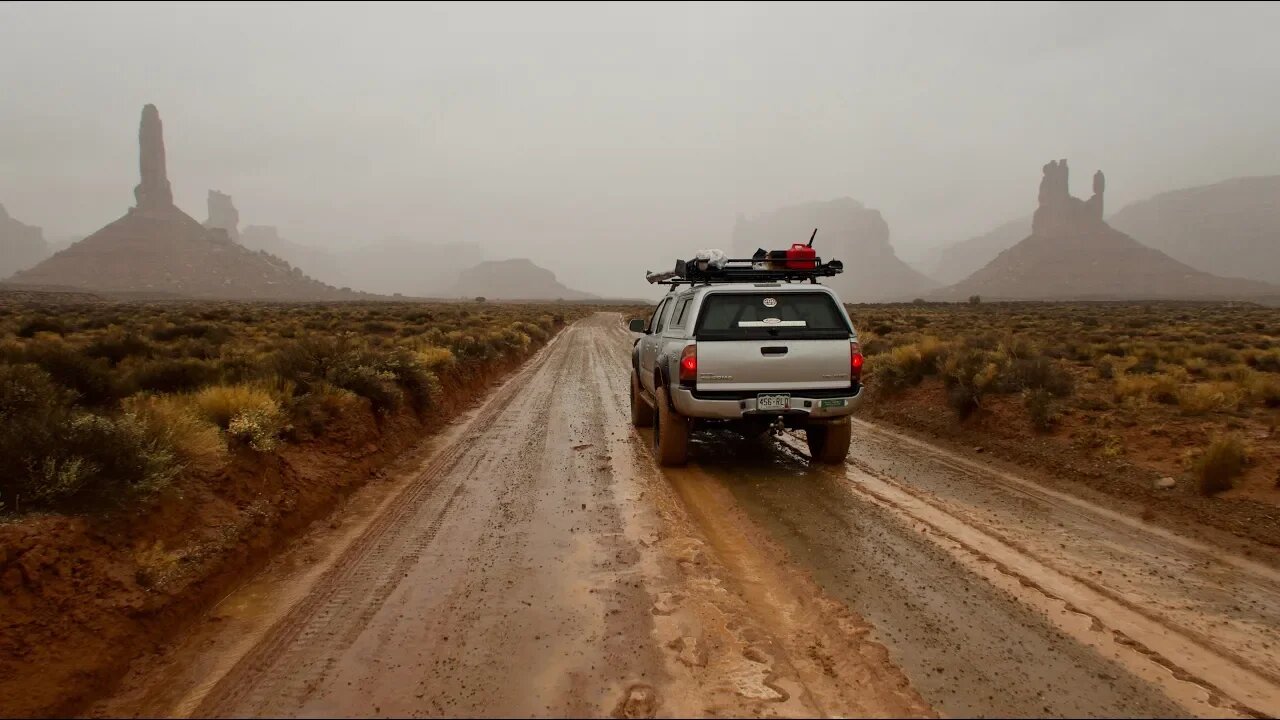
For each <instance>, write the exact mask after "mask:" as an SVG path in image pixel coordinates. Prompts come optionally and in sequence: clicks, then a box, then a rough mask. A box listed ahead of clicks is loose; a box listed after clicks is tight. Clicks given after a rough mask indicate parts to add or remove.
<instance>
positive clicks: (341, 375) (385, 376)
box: [326, 358, 404, 414]
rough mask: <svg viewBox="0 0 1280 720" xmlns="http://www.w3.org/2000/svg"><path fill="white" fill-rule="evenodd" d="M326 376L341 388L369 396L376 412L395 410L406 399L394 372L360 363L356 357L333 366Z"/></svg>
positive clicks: (361, 395) (362, 395) (364, 396)
mask: <svg viewBox="0 0 1280 720" xmlns="http://www.w3.org/2000/svg"><path fill="white" fill-rule="evenodd" d="M326 378H327V379H328V380H329V382H331V383H333V384H334V385H336V386H338V387H340V388H344V389H346V390H350V391H351V392H353V393H355V394H357V395H359V396H360V397H363V398H367V399H368V400H369V402H370V403H371V404H372V405H373V409H374V411H375V412H379V413H383V414H386V413H390V412H393V411H395V410H396V409H398V408H399V407H400V405H401V403H402V402H403V401H404V394H403V393H402V392H401V391H400V388H399V387H397V386H396V376H395V375H394V374H393V373H392V372H390V371H388V370H381V369H379V368H377V367H374V366H373V365H367V364H358V361H357V359H355V358H352V359H351V360H350V361H345V362H340V363H338V364H337V365H335V366H334V367H332V368H331V369H330V370H329V372H328V373H327V374H326Z"/></svg>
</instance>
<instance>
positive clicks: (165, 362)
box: [129, 358, 220, 393]
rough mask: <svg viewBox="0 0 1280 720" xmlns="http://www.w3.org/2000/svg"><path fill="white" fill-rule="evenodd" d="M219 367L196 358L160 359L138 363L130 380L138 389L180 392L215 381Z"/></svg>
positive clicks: (130, 375)
mask: <svg viewBox="0 0 1280 720" xmlns="http://www.w3.org/2000/svg"><path fill="white" fill-rule="evenodd" d="M219 374H220V373H219V372H218V369H217V368H215V367H214V366H212V365H210V364H209V363H207V362H203V361H201V360H196V359H194V358H179V359H158V360H150V361H147V362H144V363H141V364H139V365H137V366H136V367H135V368H134V369H133V371H132V372H131V373H130V374H129V381H130V383H131V384H132V386H133V387H135V388H137V389H138V390H146V391H152V392H166V393H180V392H188V391H191V390H195V389H197V388H201V387H204V386H205V385H209V384H211V383H213V382H215V381H216V380H217V379H218V376H219Z"/></svg>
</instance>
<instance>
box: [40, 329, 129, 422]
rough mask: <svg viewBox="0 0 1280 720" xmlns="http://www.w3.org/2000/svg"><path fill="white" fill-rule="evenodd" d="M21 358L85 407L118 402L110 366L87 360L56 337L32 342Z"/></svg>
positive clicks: (102, 361)
mask: <svg viewBox="0 0 1280 720" xmlns="http://www.w3.org/2000/svg"><path fill="white" fill-rule="evenodd" d="M22 359H23V360H24V361H26V362H30V363H34V364H36V365H39V366H40V367H41V368H42V369H44V370H45V372H47V373H49V376H50V377H52V378H53V379H54V380H55V381H56V382H58V383H59V384H61V385H63V386H64V387H67V388H69V389H71V390H74V391H75V392H76V394H77V396H78V397H79V400H80V401H81V402H83V403H85V404H87V405H95V406H96V405H105V404H107V403H109V402H111V401H112V400H115V399H117V394H116V383H115V382H114V380H113V378H112V375H111V367H110V364H109V363H108V362H107V361H106V360H98V359H94V358H90V357H88V356H86V355H85V354H84V353H82V352H80V351H79V350H77V349H76V348H74V347H72V346H71V345H69V344H67V343H66V342H63V341H61V340H58V339H56V338H54V339H52V340H47V341H45V340H36V341H33V342H31V343H29V344H27V346H26V347H25V348H24V349H23V354H22Z"/></svg>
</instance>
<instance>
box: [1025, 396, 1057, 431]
mask: <svg viewBox="0 0 1280 720" xmlns="http://www.w3.org/2000/svg"><path fill="white" fill-rule="evenodd" d="M1022 403H1023V405H1024V406H1025V407H1026V408H1027V415H1028V416H1029V417H1030V418H1031V427H1033V428H1035V429H1036V430H1038V431H1039V432H1049V431H1050V430H1052V429H1053V426H1054V425H1055V424H1057V421H1058V413H1057V412H1056V410H1055V409H1054V407H1053V394H1052V393H1051V392H1049V391H1048V390H1046V389H1044V388H1035V389H1029V390H1025V391H1023V393H1022Z"/></svg>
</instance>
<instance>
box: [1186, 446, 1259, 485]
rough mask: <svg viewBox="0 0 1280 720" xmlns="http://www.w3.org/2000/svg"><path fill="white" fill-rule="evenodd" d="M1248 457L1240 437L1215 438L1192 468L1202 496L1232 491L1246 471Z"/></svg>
mask: <svg viewBox="0 0 1280 720" xmlns="http://www.w3.org/2000/svg"><path fill="white" fill-rule="evenodd" d="M1247 458H1248V455H1247V453H1246V451H1245V446H1244V441H1243V440H1241V439H1240V437H1239V436H1238V435H1223V436H1219V437H1216V438H1214V439H1213V440H1212V441H1211V442H1210V443H1209V445H1208V447H1206V448H1205V449H1204V452H1203V453H1201V455H1200V457H1199V458H1197V459H1196V461H1195V464H1194V465H1193V466H1192V472H1193V473H1194V474H1195V479H1196V488H1197V489H1198V490H1199V491H1200V494H1202V495H1216V494H1218V493H1220V492H1224V491H1226V490H1230V489H1231V488H1232V486H1233V485H1234V484H1235V479H1236V478H1237V477H1239V476H1240V473H1241V472H1242V471H1243V470H1244V465H1245V462H1246V460H1247Z"/></svg>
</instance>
